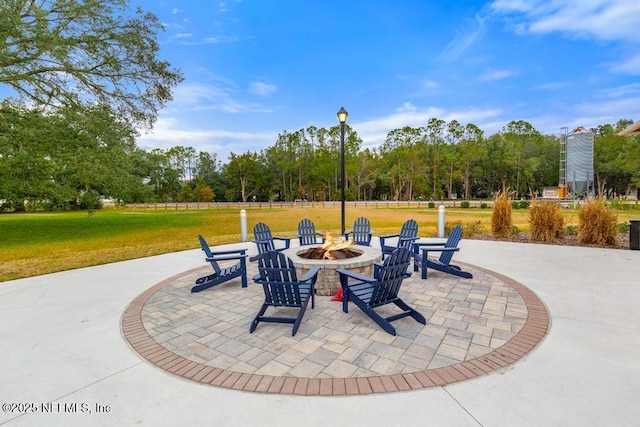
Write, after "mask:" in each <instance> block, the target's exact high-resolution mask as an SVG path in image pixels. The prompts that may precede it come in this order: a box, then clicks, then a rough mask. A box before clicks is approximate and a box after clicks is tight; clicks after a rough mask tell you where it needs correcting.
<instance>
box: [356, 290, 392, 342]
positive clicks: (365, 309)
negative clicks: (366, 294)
mask: <svg viewBox="0 0 640 427" xmlns="http://www.w3.org/2000/svg"><path fill="white" fill-rule="evenodd" d="M352 301H353V302H354V304H355V305H357V306H358V308H359V309H360V310H362V311H363V312H364V314H366V315H367V316H369V317H370V318H371V320H373V321H374V322H376V323H377V324H378V326H380V327H381V328H382V329H384V330H385V332H387V333H389V334H391V335H394V336H395V335H396V329H395V328H394V327H393V326H391V323H389V322H388V321H386V320H385V318H384V317H382V316H380V315H379V314H378V313H376V311H375V310H374V309H373V308H371V307H369V306H368V305H367V304H365V303H364V302H362V301H360V300H359V299H357V298H353V300H352Z"/></svg>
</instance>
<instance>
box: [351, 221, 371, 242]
mask: <svg viewBox="0 0 640 427" xmlns="http://www.w3.org/2000/svg"><path fill="white" fill-rule="evenodd" d="M353 241H354V242H355V243H356V244H362V245H367V246H368V245H369V244H370V243H371V223H370V222H369V220H368V219H367V218H365V217H363V216H361V217H360V218H358V219H356V220H355V222H354V223H353Z"/></svg>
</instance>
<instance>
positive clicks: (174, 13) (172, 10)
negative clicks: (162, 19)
mask: <svg viewBox="0 0 640 427" xmlns="http://www.w3.org/2000/svg"><path fill="white" fill-rule="evenodd" d="M182 12H184V11H183V10H182V9H178V8H175V7H174V8H173V9H171V14H172V15H177V14H178V13H182Z"/></svg>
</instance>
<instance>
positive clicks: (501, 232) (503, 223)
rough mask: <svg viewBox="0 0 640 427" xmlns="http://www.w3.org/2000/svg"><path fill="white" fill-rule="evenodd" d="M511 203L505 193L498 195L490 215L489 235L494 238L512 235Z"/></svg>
mask: <svg viewBox="0 0 640 427" xmlns="http://www.w3.org/2000/svg"><path fill="white" fill-rule="evenodd" d="M512 225H513V223H512V218H511V201H510V200H509V196H508V195H507V192H506V191H502V192H500V193H499V194H498V197H497V198H496V201H495V203H494V204H493V213H492V214H491V233H492V234H493V235H494V236H496V237H507V236H510V235H511V234H512V233H513V228H512Z"/></svg>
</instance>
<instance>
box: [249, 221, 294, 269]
mask: <svg viewBox="0 0 640 427" xmlns="http://www.w3.org/2000/svg"><path fill="white" fill-rule="evenodd" d="M253 238H254V240H253V243H255V244H256V247H257V248H258V255H261V254H264V253H267V252H270V251H277V252H281V251H284V250H285V249H289V245H290V244H291V239H290V238H288V237H274V236H273V235H272V234H271V229H270V228H269V226H268V225H267V224H265V223H264V222H259V223H257V224H256V225H255V226H254V227H253ZM276 240H278V241H281V242H284V246H281V247H278V248H277V247H276V244H275V241H276ZM279 246H280V245H279ZM256 259H257V257H251V258H250V259H249V260H250V261H255V260H256Z"/></svg>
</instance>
